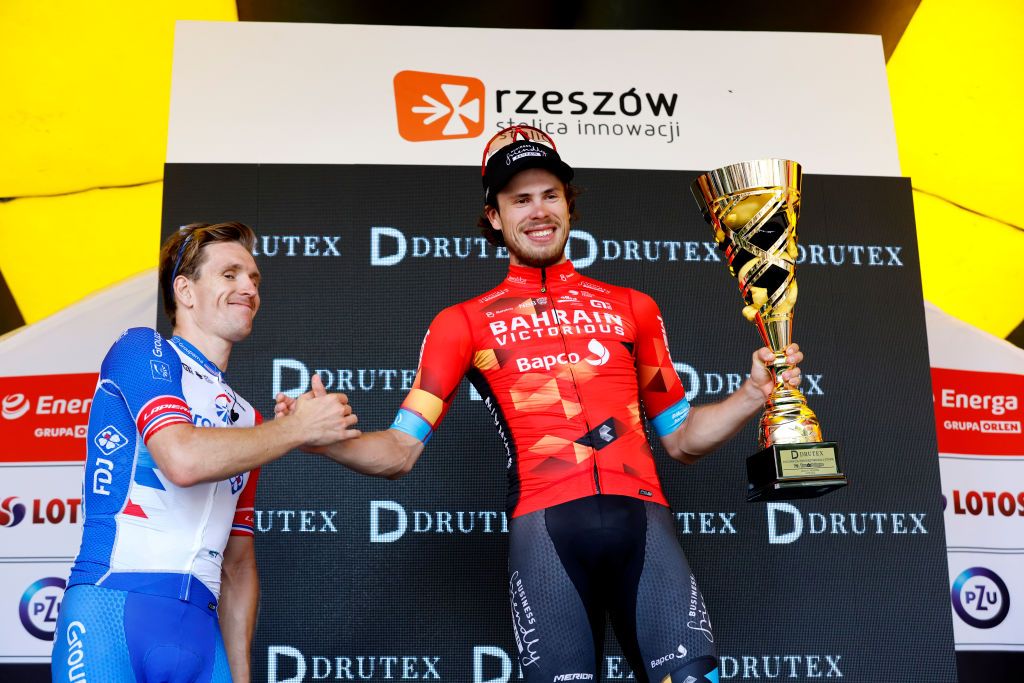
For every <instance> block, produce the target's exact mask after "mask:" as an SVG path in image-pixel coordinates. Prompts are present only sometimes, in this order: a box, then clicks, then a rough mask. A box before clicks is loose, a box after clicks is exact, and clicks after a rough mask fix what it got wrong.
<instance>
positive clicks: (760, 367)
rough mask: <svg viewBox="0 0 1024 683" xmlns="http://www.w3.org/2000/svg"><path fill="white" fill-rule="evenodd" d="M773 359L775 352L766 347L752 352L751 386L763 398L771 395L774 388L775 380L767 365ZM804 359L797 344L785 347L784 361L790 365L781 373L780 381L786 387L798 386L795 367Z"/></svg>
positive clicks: (798, 379)
mask: <svg viewBox="0 0 1024 683" xmlns="http://www.w3.org/2000/svg"><path fill="white" fill-rule="evenodd" d="M774 359H775V354H773V353H772V351H771V349H769V348H768V347H763V348H760V349H758V350H757V351H755V352H754V357H753V362H752V364H751V366H750V381H751V383H752V384H753V386H754V387H755V388H756V389H757V390H759V391H760V392H761V394H762V395H763V396H764V398H766V399H767V398H768V397H769V396H771V393H772V390H773V389H774V388H775V380H773V379H772V373H771V372H769V371H768V367H767V365H768V364H769V363H771V362H772V361H773V360H774ZM803 359H804V354H803V352H802V351H801V350H800V346H799V345H798V344H790V345H789V346H787V347H786V363H788V364H789V365H790V368H789V370H786V371H785V372H784V373H782V381H783V382H784V383H785V384H786V386H788V387H793V388H794V389H795V388H796V387H798V386H800V380H801V378H802V377H801V374H800V368H799V367H797V366H798V365H799V363H800V362H801V361H803Z"/></svg>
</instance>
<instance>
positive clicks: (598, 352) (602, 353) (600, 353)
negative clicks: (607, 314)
mask: <svg viewBox="0 0 1024 683" xmlns="http://www.w3.org/2000/svg"><path fill="white" fill-rule="evenodd" d="M587 350H588V351H590V352H591V353H592V354H594V356H596V358H584V360H585V361H587V362H588V363H590V364H591V365H594V366H599V365H604V364H605V363H607V362H608V359H609V358H611V357H612V354H611V352H610V351H608V349H606V348H605V347H604V345H602V344H601V342H599V341H597V340H596V339H591V340H590V343H589V344H587Z"/></svg>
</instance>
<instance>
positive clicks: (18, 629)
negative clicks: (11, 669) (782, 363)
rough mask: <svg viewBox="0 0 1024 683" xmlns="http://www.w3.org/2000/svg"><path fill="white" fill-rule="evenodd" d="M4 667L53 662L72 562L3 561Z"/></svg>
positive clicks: (0, 622)
mask: <svg viewBox="0 0 1024 683" xmlns="http://www.w3.org/2000/svg"><path fill="white" fill-rule="evenodd" d="M0 570H2V571H3V581H0V633H2V634H3V638H0V664H3V663H16V662H39V663H48V662H49V661H50V651H51V650H52V649H53V632H54V629H55V628H56V627H57V614H58V613H59V610H60V601H61V598H63V596H64V585H65V582H66V581H67V578H68V574H69V573H70V572H71V561H70V560H68V561H65V562H10V561H5V560H0Z"/></svg>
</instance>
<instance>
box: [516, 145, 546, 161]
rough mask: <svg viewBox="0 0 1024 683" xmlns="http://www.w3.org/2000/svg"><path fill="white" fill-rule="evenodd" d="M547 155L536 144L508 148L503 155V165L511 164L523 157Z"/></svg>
mask: <svg viewBox="0 0 1024 683" xmlns="http://www.w3.org/2000/svg"><path fill="white" fill-rule="evenodd" d="M547 155H548V153H547V152H545V151H544V150H543V149H541V148H540V147H538V146H536V145H529V146H522V147H519V148H518V149H515V150H510V151H509V152H508V153H507V154H506V155H505V165H506V166H511V165H512V164H514V163H515V162H517V161H519V160H520V159H522V158H523V157H546V156H547Z"/></svg>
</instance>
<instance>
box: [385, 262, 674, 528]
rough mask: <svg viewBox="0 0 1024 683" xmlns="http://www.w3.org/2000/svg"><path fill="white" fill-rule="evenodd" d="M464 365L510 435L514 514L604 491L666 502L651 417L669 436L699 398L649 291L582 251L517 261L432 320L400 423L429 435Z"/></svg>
mask: <svg viewBox="0 0 1024 683" xmlns="http://www.w3.org/2000/svg"><path fill="white" fill-rule="evenodd" d="M464 375H468V376H469V379H470V381H472V382H473V384H474V386H475V387H476V388H477V390H478V391H479V392H480V394H481V396H483V398H484V402H485V404H486V406H487V408H488V410H490V412H491V414H492V416H493V418H494V422H495V425H496V426H497V428H498V432H499V435H500V436H501V438H502V440H503V441H504V444H505V448H506V450H507V454H508V462H507V466H508V471H509V500H508V507H509V510H510V511H511V513H512V515H513V516H519V515H524V514H527V513H529V512H533V511H534V510H539V509H542V508H546V507H550V506H552V505H557V504H559V503H564V502H566V501H570V500H575V499H577V498H582V497H584V496H591V495H594V494H599V493H605V494H616V495H624V496H631V497H634V498H639V499H642V500H651V501H654V502H657V503H661V504H662V505H667V502H666V500H665V497H664V495H663V494H662V491H661V484H660V482H659V481H658V474H657V472H656V470H655V466H654V459H653V456H652V453H651V449H650V445H649V444H648V442H647V435H646V432H645V430H644V424H643V422H644V416H645V415H646V417H647V419H648V420H649V421H650V423H651V425H652V426H653V427H654V430H655V432H656V433H657V434H658V435H659V436H665V435H666V434H669V433H671V432H673V431H675V430H676V429H678V428H679V426H680V425H681V424H682V423H683V420H685V419H686V415H687V413H688V412H689V408H690V406H689V403H688V402H687V401H686V396H685V391H684V389H683V385H682V383H681V382H680V381H679V375H678V374H677V373H676V371H675V368H674V367H673V365H672V359H671V358H670V357H669V351H668V342H667V339H666V336H665V326H664V323H663V321H662V318H661V313H660V311H659V310H658V306H657V304H655V303H654V300H653V299H651V298H650V297H649V296H647V295H646V294H642V293H640V292H637V291H636V290H633V289H628V288H626V287H616V286H614V285H609V284H605V283H603V282H598V281H596V280H592V279H590V278H587V277H584V276H582V275H580V274H579V273H578V272H576V270H575V269H574V268H573V266H572V263H571V262H566V263H563V264H560V265H557V266H551V267H549V268H545V269H536V268H528V267H522V266H511V267H510V268H509V274H508V277H506V278H505V280H504V281H503V282H502V283H501V284H500V285H499V286H498V287H496V288H495V289H493V290H491V291H490V292H488V293H486V294H484V295H483V296H480V297H477V298H474V299H471V300H469V301H466V302H463V303H461V304H458V305H456V306H452V307H450V308H446V309H445V310H443V311H441V313H439V314H438V315H437V317H436V318H435V319H434V321H433V322H432V323H431V325H430V329H429V330H428V331H427V335H426V337H425V338H424V341H423V348H422V349H421V351H420V367H419V372H418V373H417V375H416V381H415V383H414V384H413V388H412V390H411V391H410V392H409V394H408V396H407V397H406V398H405V401H404V402H403V403H402V407H401V409H400V410H399V411H398V415H397V417H396V418H395V422H394V424H393V425H392V428H393V429H399V430H401V431H404V432H406V433H408V434H412V435H413V436H416V437H417V438H419V439H420V440H422V441H424V442H425V441H426V440H427V439H429V438H430V435H431V434H432V433H433V431H434V429H436V428H437V426H438V425H439V424H440V422H441V420H442V419H443V418H444V415H445V413H446V412H447V411H448V408H449V406H450V405H451V402H452V399H453V398H454V397H455V392H456V391H457V389H458V386H459V382H460V380H461V379H462V377H463V376H464Z"/></svg>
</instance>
